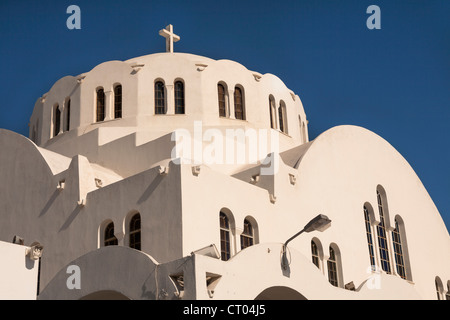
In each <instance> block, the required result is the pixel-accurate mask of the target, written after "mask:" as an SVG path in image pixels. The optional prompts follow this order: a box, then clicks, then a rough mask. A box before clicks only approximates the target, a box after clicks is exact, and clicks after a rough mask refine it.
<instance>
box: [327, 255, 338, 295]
mask: <svg viewBox="0 0 450 320" xmlns="http://www.w3.org/2000/svg"><path fill="white" fill-rule="evenodd" d="M327 267H328V281H329V282H330V283H331V284H332V285H333V286H335V287H337V286H339V282H338V270H337V259H336V252H335V251H334V249H333V248H332V247H331V246H330V257H329V258H328V261H327Z"/></svg>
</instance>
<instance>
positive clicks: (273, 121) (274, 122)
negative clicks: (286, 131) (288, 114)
mask: <svg viewBox="0 0 450 320" xmlns="http://www.w3.org/2000/svg"><path fill="white" fill-rule="evenodd" d="M275 110H276V108H275V99H274V98H273V97H272V96H270V97H269V114H270V127H271V128H272V129H276V128H277V120H276V119H277V114H276V112H275Z"/></svg>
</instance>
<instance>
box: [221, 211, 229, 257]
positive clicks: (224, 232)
mask: <svg viewBox="0 0 450 320" xmlns="http://www.w3.org/2000/svg"><path fill="white" fill-rule="evenodd" d="M230 233H231V230H230V221H229V219H228V217H227V215H226V214H225V213H223V212H220V255H221V259H222V260H223V261H227V260H228V259H230V257H231V242H230Z"/></svg>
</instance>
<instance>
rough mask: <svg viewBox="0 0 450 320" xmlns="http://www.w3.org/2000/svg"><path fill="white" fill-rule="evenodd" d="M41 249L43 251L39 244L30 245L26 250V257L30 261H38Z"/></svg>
mask: <svg viewBox="0 0 450 320" xmlns="http://www.w3.org/2000/svg"><path fill="white" fill-rule="evenodd" d="M43 249H44V246H43V245H41V244H40V243H39V242H37V241H35V242H33V243H32V244H31V246H30V248H29V249H27V251H26V255H27V256H28V257H29V258H30V259H31V260H39V258H40V257H42V250H43Z"/></svg>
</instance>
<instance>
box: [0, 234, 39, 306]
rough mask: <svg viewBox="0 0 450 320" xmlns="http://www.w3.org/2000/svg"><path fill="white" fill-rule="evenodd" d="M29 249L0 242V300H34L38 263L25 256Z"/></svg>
mask: <svg viewBox="0 0 450 320" xmlns="http://www.w3.org/2000/svg"><path fill="white" fill-rule="evenodd" d="M28 248H29V247H26V246H21V245H17V244H12V243H7V242H3V241H0V256H1V260H0V300H34V299H36V292H37V279H38V262H37V261H34V260H31V259H30V258H28V257H27V256H26V250H27V249H28Z"/></svg>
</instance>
